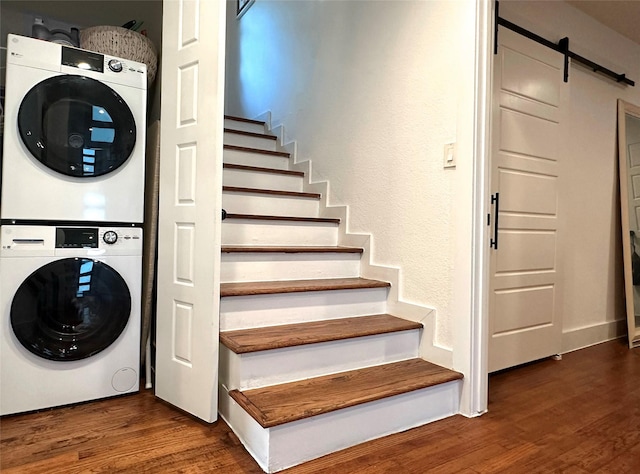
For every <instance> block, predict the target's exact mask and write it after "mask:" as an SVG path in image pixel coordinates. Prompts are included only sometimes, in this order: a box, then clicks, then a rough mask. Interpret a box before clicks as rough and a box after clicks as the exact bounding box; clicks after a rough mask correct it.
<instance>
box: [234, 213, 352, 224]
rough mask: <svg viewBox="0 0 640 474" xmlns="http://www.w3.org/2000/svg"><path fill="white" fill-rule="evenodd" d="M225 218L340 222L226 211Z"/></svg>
mask: <svg viewBox="0 0 640 474" xmlns="http://www.w3.org/2000/svg"><path fill="white" fill-rule="evenodd" d="M227 219H249V220H264V221H288V222H315V223H326V224H340V219H335V218H332V217H292V216H267V215H259V214H237V213H228V214H227V217H226V219H225V220H227Z"/></svg>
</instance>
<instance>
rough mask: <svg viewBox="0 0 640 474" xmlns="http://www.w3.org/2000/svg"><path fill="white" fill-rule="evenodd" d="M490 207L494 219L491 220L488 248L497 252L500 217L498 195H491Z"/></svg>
mask: <svg viewBox="0 0 640 474" xmlns="http://www.w3.org/2000/svg"><path fill="white" fill-rule="evenodd" d="M491 205H492V206H495V207H494V213H493V215H494V216H495V219H493V238H492V239H491V242H490V243H489V247H491V248H494V249H496V250H498V217H499V215H500V193H495V194H492V195H491Z"/></svg>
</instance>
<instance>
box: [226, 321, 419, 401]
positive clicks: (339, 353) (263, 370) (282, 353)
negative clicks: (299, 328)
mask: <svg viewBox="0 0 640 474" xmlns="http://www.w3.org/2000/svg"><path fill="white" fill-rule="evenodd" d="M419 342H420V331H419V330H418V329H414V330H410V331H398V332H393V333H388V334H377V335H374V336H366V337H356V338H352V339H343V340H340V341H330V342H323V343H317V344H308V345H304V346H297V347H287V348H283V349H273V350H269V351H259V352H252V353H248V354H236V353H234V352H233V351H231V350H230V349H228V348H227V347H225V346H224V345H223V344H221V345H220V373H219V377H220V383H222V384H224V386H225V387H227V388H228V389H229V390H232V389H238V390H248V389H251V388H258V387H264V386H267V385H274V384H280V383H286V382H293V381H296V380H302V379H306V378H309V377H319V376H321V375H328V374H334V373H337V372H345V371H347V370H355V369H360V368H362V367H370V366H373V365H380V364H386V363H391V362H398V361H401V360H406V359H411V358H415V357H418V344H419Z"/></svg>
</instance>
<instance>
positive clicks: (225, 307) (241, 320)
mask: <svg viewBox="0 0 640 474" xmlns="http://www.w3.org/2000/svg"><path fill="white" fill-rule="evenodd" d="M387 293H388V290H387V288H366V289H359V290H334V291H305V292H300V293H281V294H274V295H251V296H225V297H223V298H221V299H220V331H232V330H235V329H248V328H256V327H264V326H275V325H279V324H293V323H303V322H308V321H319V320H325V319H339V318H348V317H351V316H363V315H367V314H383V313H385V312H386V300H387Z"/></svg>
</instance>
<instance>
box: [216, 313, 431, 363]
mask: <svg viewBox="0 0 640 474" xmlns="http://www.w3.org/2000/svg"><path fill="white" fill-rule="evenodd" d="M421 328H422V324H420V323H417V322H414V321H408V320H406V319H401V318H397V317H395V316H391V315H390V314H376V315H372V316H358V317H351V318H342V319H329V320H324V321H312V322H307V323H298V324H284V325H281V326H269V327H260V328H252V329H240V330H234V331H225V332H221V333H220V342H221V343H222V344H224V345H225V346H227V347H228V348H229V349H231V350H232V351H233V352H235V353H236V354H245V353H248V352H257V351H265V350H270V349H281V348H283V347H293V346H301V345H305V344H316V343H319V342H329V341H339V340H342V339H352V338H355V337H364V336H373V335H376V334H387V333H391V332H398V331H408V330H411V329H421Z"/></svg>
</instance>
